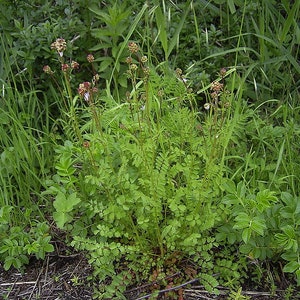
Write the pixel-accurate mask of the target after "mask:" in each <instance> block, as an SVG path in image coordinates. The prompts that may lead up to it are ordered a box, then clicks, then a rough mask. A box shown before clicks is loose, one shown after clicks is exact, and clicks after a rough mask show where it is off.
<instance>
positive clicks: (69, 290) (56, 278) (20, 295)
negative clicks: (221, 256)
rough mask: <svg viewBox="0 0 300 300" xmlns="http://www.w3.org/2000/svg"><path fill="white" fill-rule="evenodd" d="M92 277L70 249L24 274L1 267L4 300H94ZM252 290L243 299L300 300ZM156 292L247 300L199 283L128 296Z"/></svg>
mask: <svg viewBox="0 0 300 300" xmlns="http://www.w3.org/2000/svg"><path fill="white" fill-rule="evenodd" d="M73 252H74V251H73ZM92 273H93V270H92V267H91V266H90V265H89V264H88V261H87V259H86V258H85V255H84V253H72V249H70V248H67V247H66V246H63V251H62V250H61V249H60V250H59V251H58V248H57V247H56V252H55V253H54V254H51V255H48V256H47V257H46V258H45V260H44V261H40V260H39V261H38V260H36V259H33V258H32V259H31V261H30V263H29V265H28V266H27V267H26V269H25V270H24V272H22V273H21V272H19V271H17V270H9V271H4V270H3V268H2V266H1V265H0V299H1V300H2V299H11V300H38V299H39V300H73V299H74V300H75V299H76V300H78V299H92V295H93V289H94V288H95V287H97V282H95V280H94V281H92V280H91V279H90V278H92ZM247 288H248V289H247ZM249 288H250V286H248V287H244V288H243V292H242V295H243V296H247V297H249V298H248V299H251V300H285V299H286V300H297V299H300V291H299V290H298V291H296V289H294V290H293V292H292V294H291V295H290V296H289V297H287V296H288V291H287V289H284V288H282V289H281V290H276V291H274V292H273V293H272V294H271V293H270V292H268V291H252V290H249ZM155 289H156V291H159V294H158V297H157V298H156V299H168V300H172V299H174V300H175V299H178V300H198V299H206V300H216V299H218V300H223V299H224V300H225V299H236V300H240V299H247V298H242V297H241V296H240V297H239V298H238V297H236V298H229V293H230V291H229V290H228V289H226V288H222V287H220V288H219V291H220V294H219V295H212V294H209V293H208V292H207V291H206V290H205V289H204V287H203V286H201V285H200V283H199V282H198V281H197V280H196V279H195V280H190V281H189V282H185V283H183V284H180V285H177V286H172V287H163V286H161V285H158V284H157V282H150V283H143V284H140V285H138V286H135V287H131V288H130V289H128V290H127V291H126V292H125V294H124V295H125V296H126V298H127V299H129V300H142V299H150V298H151V294H152V293H153V290H155ZM151 299H154V298H151Z"/></svg>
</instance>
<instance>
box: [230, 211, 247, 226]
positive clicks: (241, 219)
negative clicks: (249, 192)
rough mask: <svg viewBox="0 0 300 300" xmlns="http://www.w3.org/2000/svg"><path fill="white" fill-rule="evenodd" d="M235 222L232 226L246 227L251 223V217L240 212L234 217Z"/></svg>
mask: <svg viewBox="0 0 300 300" xmlns="http://www.w3.org/2000/svg"><path fill="white" fill-rule="evenodd" d="M235 221H236V224H235V225H234V226H233V228H234V229H244V228H248V227H249V225H250V223H251V218H250V216H248V215H247V214H246V213H244V212H241V213H239V214H238V215H237V216H236V217H235Z"/></svg>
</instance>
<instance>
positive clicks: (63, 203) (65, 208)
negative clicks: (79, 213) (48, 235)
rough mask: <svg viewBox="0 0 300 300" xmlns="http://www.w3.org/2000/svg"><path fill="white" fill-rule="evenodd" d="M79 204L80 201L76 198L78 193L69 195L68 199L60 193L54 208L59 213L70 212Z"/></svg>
mask: <svg viewBox="0 0 300 300" xmlns="http://www.w3.org/2000/svg"><path fill="white" fill-rule="evenodd" d="M79 202H80V199H79V198H77V197H76V192H75V193H72V194H71V195H69V196H68V198H66V195H65V194H64V193H62V192H59V193H58V194H57V196H56V197H55V201H54V202H53V206H54V208H55V209H56V210H57V211H58V212H70V211H72V209H73V208H74V206H75V205H76V204H78V203H79Z"/></svg>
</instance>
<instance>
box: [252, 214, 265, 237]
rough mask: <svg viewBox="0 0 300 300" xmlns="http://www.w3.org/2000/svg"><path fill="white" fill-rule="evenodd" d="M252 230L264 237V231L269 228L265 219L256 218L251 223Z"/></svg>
mask: <svg viewBox="0 0 300 300" xmlns="http://www.w3.org/2000/svg"><path fill="white" fill-rule="evenodd" d="M250 228H251V229H252V230H253V231H255V232H256V233H258V234H259V235H263V234H264V230H265V229H266V228H267V226H266V222H265V220H264V219H261V218H259V217H254V218H253V220H252V222H251V225H250Z"/></svg>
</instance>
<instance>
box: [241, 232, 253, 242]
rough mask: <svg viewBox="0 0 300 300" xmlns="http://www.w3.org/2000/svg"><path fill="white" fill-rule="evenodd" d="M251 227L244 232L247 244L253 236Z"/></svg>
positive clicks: (244, 239) (243, 237)
mask: <svg viewBox="0 0 300 300" xmlns="http://www.w3.org/2000/svg"><path fill="white" fill-rule="evenodd" d="M251 232H252V231H251V229H250V228H245V229H244V230H243V233H242V239H243V241H244V243H245V244H247V243H248V242H249V240H250V238H251Z"/></svg>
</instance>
